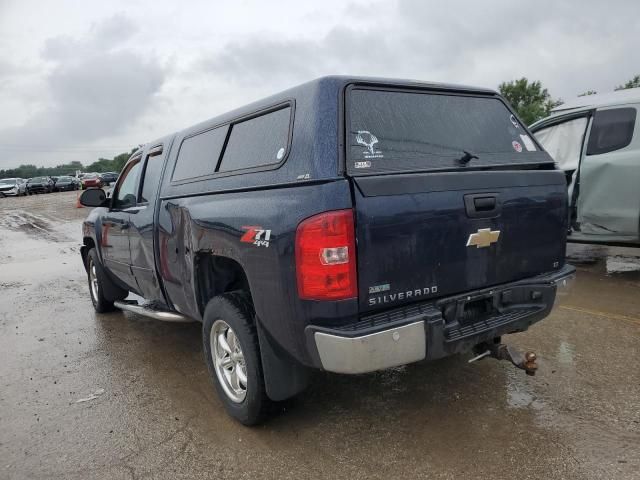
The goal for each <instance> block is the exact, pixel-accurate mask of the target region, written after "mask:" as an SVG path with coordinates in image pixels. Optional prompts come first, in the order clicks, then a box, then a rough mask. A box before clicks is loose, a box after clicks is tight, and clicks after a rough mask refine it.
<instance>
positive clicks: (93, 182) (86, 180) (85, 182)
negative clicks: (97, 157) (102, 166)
mask: <svg viewBox="0 0 640 480" xmlns="http://www.w3.org/2000/svg"><path fill="white" fill-rule="evenodd" d="M90 187H96V188H100V187H102V180H100V177H99V176H98V174H97V173H87V174H85V175H84V176H83V177H82V188H90Z"/></svg>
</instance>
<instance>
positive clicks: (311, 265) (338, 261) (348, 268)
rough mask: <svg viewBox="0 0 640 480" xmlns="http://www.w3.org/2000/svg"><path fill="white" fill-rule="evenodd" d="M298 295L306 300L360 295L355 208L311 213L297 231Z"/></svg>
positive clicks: (345, 297) (340, 298)
mask: <svg viewBox="0 0 640 480" xmlns="http://www.w3.org/2000/svg"><path fill="white" fill-rule="evenodd" d="M296 271H297V276H298V295H299V296H300V298H303V299H305V300H344V299H347V298H354V297H356V296H357V295H358V284H357V277H356V241H355V231H354V226H353V211H352V210H336V211H332V212H325V213H321V214H319V215H315V216H313V217H309V218H307V219H306V220H304V221H303V222H301V223H300V225H298V229H297V231H296Z"/></svg>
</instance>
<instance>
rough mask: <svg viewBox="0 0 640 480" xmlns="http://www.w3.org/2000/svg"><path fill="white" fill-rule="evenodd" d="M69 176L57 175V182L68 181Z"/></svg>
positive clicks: (69, 179)
mask: <svg viewBox="0 0 640 480" xmlns="http://www.w3.org/2000/svg"><path fill="white" fill-rule="evenodd" d="M70 181H71V177H58V183H60V182H70Z"/></svg>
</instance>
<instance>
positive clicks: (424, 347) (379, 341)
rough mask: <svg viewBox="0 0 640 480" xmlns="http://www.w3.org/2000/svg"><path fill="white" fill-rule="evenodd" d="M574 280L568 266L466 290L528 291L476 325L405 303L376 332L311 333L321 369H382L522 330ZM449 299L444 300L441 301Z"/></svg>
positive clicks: (354, 371) (367, 329)
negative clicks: (395, 321) (462, 323)
mask: <svg viewBox="0 0 640 480" xmlns="http://www.w3.org/2000/svg"><path fill="white" fill-rule="evenodd" d="M574 279H575V269H574V268H573V267H570V266H566V267H564V268H563V269H562V270H561V271H558V272H554V273H552V274H548V275H541V276H538V277H534V278H532V279H528V280H521V281H518V282H513V283H511V284H505V285H502V286H500V287H492V288H491V289H487V292H488V293H487V292H484V291H479V292H468V293H465V294H464V295H463V297H470V296H473V295H483V294H484V295H493V296H496V298H503V292H505V293H508V292H507V291H509V290H512V291H514V292H516V291H517V290H518V289H521V291H522V292H524V293H525V294H526V300H523V301H522V302H520V303H522V305H521V306H518V305H515V304H509V305H508V307H507V308H506V309H505V310H504V312H503V313H502V314H501V315H500V316H498V314H496V316H494V317H491V318H488V319H485V320H481V321H479V322H478V323H477V324H476V325H472V326H457V325H458V322H457V321H453V322H450V323H447V321H446V320H445V319H444V318H443V316H442V311H441V309H440V308H441V307H438V305H436V304H429V305H425V306H424V308H417V309H416V308H412V307H411V306H407V307H401V308H400V309H398V312H401V311H402V310H405V311H406V312H403V313H400V314H399V315H395V318H402V320H400V323H399V324H398V325H393V324H386V325H381V324H378V326H377V327H373V328H374V330H375V331H371V329H372V327H368V326H364V327H362V328H360V327H357V329H355V330H349V331H345V330H342V331H340V330H339V329H332V330H330V329H327V328H321V327H314V326H310V327H308V328H309V329H311V331H312V332H313V337H312V338H313V341H314V343H315V347H316V350H317V353H318V357H319V360H320V364H321V367H322V369H323V370H326V371H329V372H335V373H347V374H358V373H367V372H373V371H376V370H384V369H385V368H390V367H396V366H399V365H406V364H408V363H413V362H418V361H420V360H424V359H426V358H429V359H435V358H441V357H443V356H447V355H452V354H454V353H460V352H463V351H468V350H469V349H470V348H472V347H473V346H474V345H477V344H478V343H480V342H483V341H487V340H491V339H493V338H496V337H500V336H501V335H504V334H508V333H513V332H519V331H524V330H526V329H527V328H529V326H530V325H532V324H533V323H535V322H537V321H539V320H542V319H543V318H545V317H546V316H547V315H548V314H549V313H550V311H551V309H552V307H553V304H554V303H556V301H560V302H561V301H562V298H563V297H564V296H566V293H567V292H568V290H569V287H570V286H571V284H572V283H573V281H574ZM534 294H535V295H534ZM530 298H531V299H537V300H530ZM454 300H455V297H454ZM446 301H447V299H440V300H438V303H442V302H446ZM534 301H535V302H538V304H537V308H532V303H531V302H534ZM389 317H390V318H391V317H394V316H393V315H389ZM451 325H454V326H451ZM358 330H359V331H358Z"/></svg>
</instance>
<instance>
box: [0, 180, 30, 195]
mask: <svg viewBox="0 0 640 480" xmlns="http://www.w3.org/2000/svg"><path fill="white" fill-rule="evenodd" d="M21 195H27V181H26V180H24V179H22V178H0V196H2V197H9V196H11V197H19V196H21Z"/></svg>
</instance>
